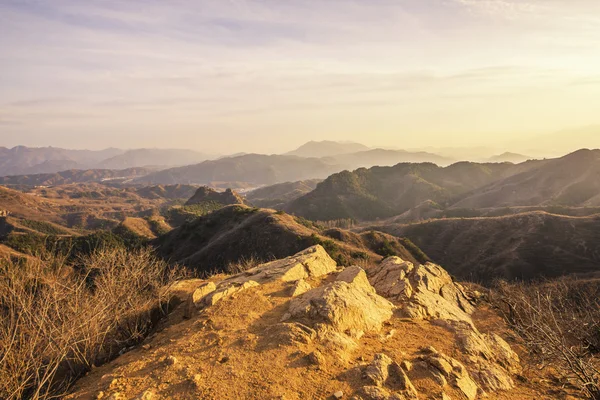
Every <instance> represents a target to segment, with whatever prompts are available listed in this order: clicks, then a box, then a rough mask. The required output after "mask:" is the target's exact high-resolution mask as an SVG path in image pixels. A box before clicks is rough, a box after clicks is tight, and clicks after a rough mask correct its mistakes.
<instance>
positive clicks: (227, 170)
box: [135, 154, 340, 187]
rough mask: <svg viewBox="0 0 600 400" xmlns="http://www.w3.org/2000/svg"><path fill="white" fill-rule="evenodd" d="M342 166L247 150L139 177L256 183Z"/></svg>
mask: <svg viewBox="0 0 600 400" xmlns="http://www.w3.org/2000/svg"><path fill="white" fill-rule="evenodd" d="M339 170H340V169H339V167H338V166H336V165H332V164H330V163H327V162H326V161H323V160H320V159H316V158H301V157H296V156H280V155H261V154H247V155H243V156H239V157H229V158H221V159H219V160H213V161H205V162H203V163H200V164H196V165H190V166H186V167H180V168H171V169H167V170H164V171H159V172H156V173H153V174H149V175H147V176H145V177H141V178H138V179H136V180H135V182H136V183H140V184H174V183H181V184H199V185H211V184H215V183H225V184H227V183H233V184H232V185H229V186H230V187H236V186H235V183H236V182H244V183H249V184H252V185H255V186H261V185H272V184H275V183H280V182H287V181H298V180H303V179H311V178H325V177H327V176H328V175H330V174H332V173H333V172H337V171H339Z"/></svg>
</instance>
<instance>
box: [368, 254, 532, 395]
mask: <svg viewBox="0 0 600 400" xmlns="http://www.w3.org/2000/svg"><path fill="white" fill-rule="evenodd" d="M370 281H371V283H372V284H373V287H374V288H375V289H376V290H377V292H378V293H379V294H381V295H383V296H385V297H386V298H388V299H389V300H391V301H393V302H394V303H395V304H396V305H397V306H398V307H399V309H400V313H401V315H403V316H404V317H406V318H413V319H426V320H431V321H432V323H433V324H436V325H439V326H443V327H445V328H446V329H448V330H450V331H451V332H453V334H454V336H455V338H456V342H457V344H458V346H459V348H460V349H461V351H463V353H464V354H466V355H467V356H468V365H467V367H466V368H465V367H464V366H463V365H462V364H460V363H458V362H457V361H456V360H452V359H450V358H449V357H446V356H443V355H439V354H437V351H435V350H434V351H432V352H431V353H432V354H434V353H435V356H434V355H431V354H430V356H429V357H428V358H425V361H426V362H428V363H429V364H430V365H434V366H437V369H438V370H439V369H440V368H442V367H443V368H442V369H443V370H442V371H437V372H435V371H434V373H433V374H432V378H434V380H436V381H437V382H439V383H440V384H441V385H442V386H444V385H445V384H446V381H447V380H448V379H449V378H451V380H453V382H454V384H455V386H457V387H459V388H460V389H461V390H462V391H463V393H464V394H465V396H467V398H469V399H474V398H475V397H476V394H477V391H478V390H479V391H481V392H482V393H483V392H484V391H491V392H494V391H497V390H510V389H512V388H513V387H514V381H513V380H512V378H511V374H514V373H517V372H519V369H520V366H519V365H520V364H519V357H518V356H517V354H516V353H515V352H513V351H512V349H511V348H510V346H509V345H508V343H506V342H505V341H504V340H503V339H502V338H500V337H499V336H498V335H495V334H491V335H486V334H482V333H480V332H479V331H478V330H477V328H476V327H475V325H474V324H473V320H472V319H471V316H470V314H471V313H472V312H473V311H474V305H473V300H472V298H473V296H470V295H469V294H468V293H467V291H466V290H465V289H464V287H462V286H461V285H459V284H457V283H455V282H453V280H452V277H451V276H450V275H449V274H448V273H447V272H446V271H445V270H444V269H443V268H441V267H440V266H438V265H435V264H432V263H427V264H425V265H417V266H415V265H413V264H412V263H410V262H406V261H403V260H402V259H400V258H398V257H390V258H388V259H386V260H384V261H383V262H382V263H381V264H380V265H379V266H378V267H377V268H374V269H373V270H371V273H370ZM449 367H451V370H450V371H448V370H447V369H448V368H449ZM467 369H468V370H470V371H471V375H469V374H468V373H467V372H466V371H467ZM430 371H431V370H430ZM452 371H454V372H452ZM450 372H452V373H450ZM475 382H477V383H475Z"/></svg>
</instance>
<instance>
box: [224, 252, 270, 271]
mask: <svg viewBox="0 0 600 400" xmlns="http://www.w3.org/2000/svg"><path fill="white" fill-rule="evenodd" d="M265 262H266V261H263V260H261V259H260V258H258V257H257V256H255V255H251V256H249V257H242V258H241V259H240V260H239V261H238V262H231V263H229V264H228V265H227V266H226V267H225V271H226V272H227V273H228V274H231V275H235V274H240V273H242V272H244V271H247V270H249V269H252V268H255V267H258V266H259V265H261V264H263V263H265Z"/></svg>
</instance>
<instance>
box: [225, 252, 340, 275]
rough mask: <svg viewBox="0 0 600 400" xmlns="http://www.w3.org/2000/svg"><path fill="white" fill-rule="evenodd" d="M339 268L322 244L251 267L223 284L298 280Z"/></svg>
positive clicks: (328, 272) (325, 273)
mask: <svg viewBox="0 0 600 400" xmlns="http://www.w3.org/2000/svg"><path fill="white" fill-rule="evenodd" d="M336 270H337V264H336V263H335V261H333V259H332V258H331V257H330V256H329V254H327V252H326V251H325V249H324V248H323V247H322V246H320V245H317V246H313V247H309V248H308V249H306V250H303V251H301V252H299V253H298V254H295V255H293V256H291V257H287V258H284V259H282V260H277V261H272V262H269V263H266V264H261V265H259V266H258V267H255V268H251V269H249V270H246V271H244V272H243V273H241V274H237V275H234V276H232V277H231V278H228V279H225V280H224V281H223V282H222V284H230V283H234V284H235V283H238V284H240V283H243V282H246V281H249V280H252V281H255V282H257V283H259V284H264V283H267V282H273V281H277V280H279V281H283V282H296V281H299V280H301V279H306V278H310V277H319V276H323V275H327V274H330V273H332V272H334V271H336Z"/></svg>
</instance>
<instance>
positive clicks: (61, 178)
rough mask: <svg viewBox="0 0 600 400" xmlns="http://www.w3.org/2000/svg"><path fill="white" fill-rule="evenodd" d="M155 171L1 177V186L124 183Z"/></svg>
mask: <svg viewBox="0 0 600 400" xmlns="http://www.w3.org/2000/svg"><path fill="white" fill-rule="evenodd" d="M153 171H154V170H153V169H148V168H130V169H124V170H110V169H86V170H83V169H72V170H66V171H60V172H55V173H48V174H31V175H13V176H4V177H0V185H11V186H54V185H65V184H72V183H89V182H104V181H112V182H122V181H127V180H130V179H133V178H135V177H139V176H145V175H147V174H149V173H151V172H153Z"/></svg>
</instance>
